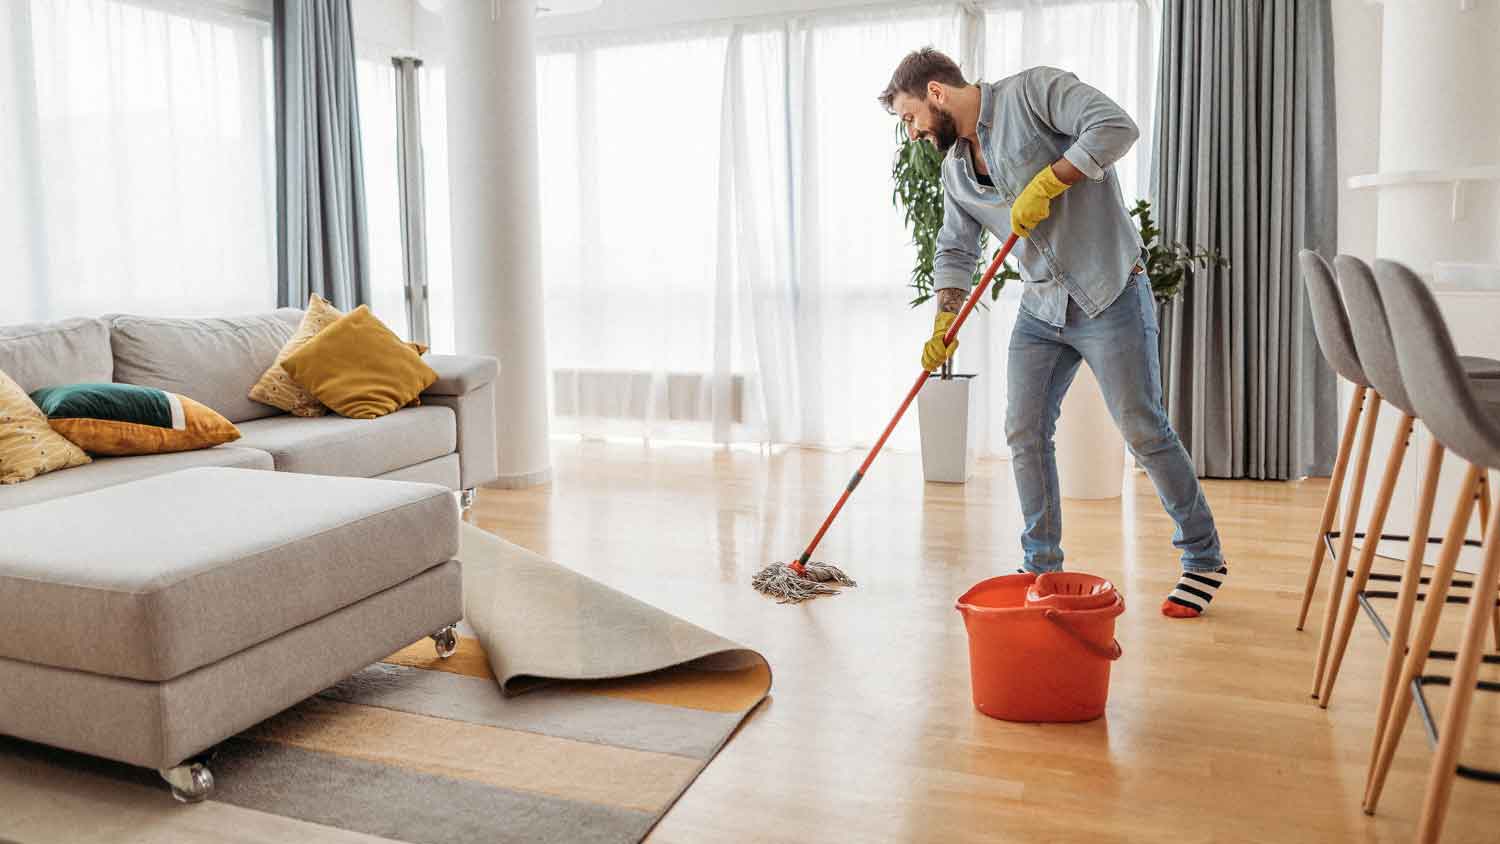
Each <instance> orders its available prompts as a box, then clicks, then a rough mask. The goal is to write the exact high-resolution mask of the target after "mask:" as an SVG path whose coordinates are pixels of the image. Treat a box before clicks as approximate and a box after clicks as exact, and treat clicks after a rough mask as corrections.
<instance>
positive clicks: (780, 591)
mask: <svg viewBox="0 0 1500 844" xmlns="http://www.w3.org/2000/svg"><path fill="white" fill-rule="evenodd" d="M803 572H804V573H803V574H798V573H797V570H796V569H794V568H792V564H791V563H773V564H771V565H769V566H766V567H765V568H763V569H761V570H760V571H758V572H756V573H755V577H752V578H751V579H750V585H751V586H753V587H755V591H757V592H759V593H761V594H762V595H767V596H770V597H772V598H775V599H776V602H777V603H780V604H800V603H802V602H803V601H806V600H807V599H809V598H816V597H818V596H819V595H837V594H839V588H838V587H843V586H856V585H858V584H856V583H855V582H854V580H853V579H852V578H850V577H849V575H847V574H844V570H843V569H841V568H839V567H838V566H831V565H829V564H827V563H806V564H805V565H804V567H803ZM828 584H838V587H835V586H830V585H828Z"/></svg>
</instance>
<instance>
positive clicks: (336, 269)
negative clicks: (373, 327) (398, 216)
mask: <svg viewBox="0 0 1500 844" xmlns="http://www.w3.org/2000/svg"><path fill="white" fill-rule="evenodd" d="M275 9H276V13H275V23H274V27H275V28H274V42H275V53H276V55H275V65H276V226H277V230H276V233H277V249H276V253H277V254H276V258H277V261H276V276H277V277H276V289H277V294H276V298H277V300H278V301H279V303H280V304H281V305H283V306H293V307H299V308H300V307H305V306H306V305H307V298H308V296H309V295H310V294H313V293H317V294H319V295H321V296H322V297H323V298H325V299H327V300H328V301H330V302H332V303H333V304H334V306H335V307H338V308H343V309H348V308H352V307H355V306H357V305H362V304H365V303H367V302H369V301H370V275H369V244H368V239H367V238H368V236H367V234H366V230H365V180H364V168H363V165H362V164H361V159H360V145H359V104H358V98H357V97H356V95H355V76H354V28H353V24H352V21H351V20H350V18H351V11H350V6H349V0H276V7H275Z"/></svg>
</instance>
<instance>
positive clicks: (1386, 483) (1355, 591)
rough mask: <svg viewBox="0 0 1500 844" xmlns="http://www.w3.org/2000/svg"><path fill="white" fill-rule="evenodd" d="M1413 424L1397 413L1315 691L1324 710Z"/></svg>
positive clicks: (1331, 690)
mask: <svg viewBox="0 0 1500 844" xmlns="http://www.w3.org/2000/svg"><path fill="white" fill-rule="evenodd" d="M1415 423H1416V419H1415V418H1414V417H1412V416H1410V415H1408V414H1405V413H1403V414H1401V421H1400V422H1399V423H1397V424H1396V439H1395V440H1394V441H1392V442H1391V450H1390V453H1389V454H1387V455H1386V458H1385V473H1384V474H1383V475H1382V476H1381V478H1380V491H1379V492H1377V493H1376V494H1375V509H1374V510H1372V511H1371V512H1370V524H1369V525H1368V526H1367V527H1366V528H1365V544H1364V545H1362V546H1360V549H1359V563H1358V564H1357V565H1356V566H1355V567H1354V578H1353V580H1352V581H1351V582H1350V583H1349V594H1348V595H1347V596H1345V598H1344V611H1343V614H1342V616H1341V617H1340V618H1339V619H1338V630H1336V631H1335V633H1334V642H1333V650H1332V652H1331V653H1330V654H1329V662H1328V667H1327V669H1326V673H1325V674H1324V676H1323V690H1322V691H1321V692H1320V693H1319V694H1318V706H1320V707H1322V708H1324V709H1327V708H1328V701H1329V700H1330V699H1331V698H1332V697H1333V684H1334V683H1335V682H1337V681H1338V677H1339V667H1340V666H1342V665H1343V664H1344V651H1345V650H1347V649H1348V647H1349V636H1350V635H1351V634H1353V632H1354V622H1355V619H1356V618H1358V616H1359V596H1360V593H1362V592H1364V591H1365V585H1366V584H1367V583H1369V582H1370V569H1371V568H1373V567H1374V565H1375V546H1377V545H1379V544H1380V533H1381V531H1383V530H1385V517H1386V515H1387V514H1389V513H1390V510H1391V494H1392V493H1394V492H1395V491H1396V481H1397V480H1398V479H1399V478H1400V477H1401V466H1402V464H1404V463H1405V462H1406V449H1407V448H1408V447H1410V445H1411V429H1412V425H1413V424H1415Z"/></svg>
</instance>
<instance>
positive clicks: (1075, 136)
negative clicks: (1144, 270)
mask: <svg viewBox="0 0 1500 844" xmlns="http://www.w3.org/2000/svg"><path fill="white" fill-rule="evenodd" d="M979 103H980V105H979V127H978V133H977V134H978V135H979V145H980V148H981V149H982V150H983V154H984V161H985V163H986V164H988V165H989V175H990V179H991V180H992V181H993V182H994V183H995V186H994V187H986V186H984V185H981V184H979V182H978V180H976V179H975V176H974V165H973V163H972V158H971V156H972V155H973V149H972V148H971V145H970V143H969V142H968V141H967V140H964V139H962V138H960V139H959V141H958V143H956V144H954V145H953V147H952V149H950V150H948V155H947V157H946V158H944V159H943V194H944V198H943V228H942V231H941V232H939V233H938V238H937V254H936V256H935V258H934V261H933V286H934V287H936V288H944V287H958V288H962V289H964V290H968V289H969V287H970V284H971V278H972V276H973V272H974V265H975V263H976V262H977V261H978V260H979V232H980V228H981V227H983V228H987V229H989V230H990V231H991V232H992V233H994V234H996V235H998V236H999V237H1000V238H1001V239H1002V240H1003V239H1004V238H1007V237H1009V236H1010V231H1011V229H1010V206H1011V203H1012V202H1014V201H1015V198H1016V196H1017V194H1019V193H1020V192H1021V191H1022V189H1024V188H1025V187H1026V185H1027V183H1028V182H1030V181H1031V178H1032V177H1033V176H1035V175H1036V174H1037V172H1038V171H1039V170H1041V169H1042V168H1043V167H1047V166H1049V165H1051V164H1052V163H1053V162H1054V161H1056V160H1058V159H1059V158H1066V159H1068V161H1070V162H1072V163H1073V165H1074V166H1075V167H1077V168H1078V169H1079V170H1081V171H1083V173H1084V175H1085V176H1087V177H1088V178H1087V179H1085V180H1084V181H1081V182H1079V183H1078V184H1075V185H1073V186H1072V187H1071V188H1069V189H1068V190H1067V191H1066V192H1065V193H1063V195H1062V196H1059V197H1058V198H1056V199H1054V200H1052V213H1051V215H1050V216H1049V217H1048V218H1047V219H1045V220H1043V221H1042V222H1041V223H1040V224H1038V225H1037V227H1036V228H1035V229H1033V230H1032V233H1031V236H1030V237H1029V238H1022V239H1021V240H1019V241H1017V242H1016V247H1015V250H1014V253H1013V254H1014V255H1015V256H1016V257H1017V259H1018V261H1019V264H1020V270H1021V278H1022V280H1024V281H1025V282H1026V287H1025V290H1023V291H1022V293H1021V308H1022V310H1024V311H1026V312H1027V313H1029V314H1031V315H1032V316H1034V317H1036V318H1037V319H1040V320H1042V321H1043V322H1046V323H1048V324H1050V325H1055V326H1059V327H1060V326H1062V325H1064V324H1065V323H1066V318H1067V313H1068V297H1069V296H1071V297H1072V298H1073V301H1075V302H1077V303H1078V307H1079V308H1081V309H1082V310H1083V312H1084V313H1085V314H1088V316H1089V317H1090V318H1093V317H1096V316H1098V315H1099V314H1100V313H1101V312H1102V311H1103V310H1104V309H1105V308H1107V307H1109V306H1110V305H1111V304H1112V303H1113V302H1114V301H1115V298H1116V297H1117V296H1119V295H1120V292H1121V291H1122V290H1124V289H1125V283H1126V282H1127V281H1128V280H1129V278H1130V271H1131V268H1132V267H1134V266H1135V263H1136V261H1137V260H1138V259H1139V258H1140V254H1141V237H1140V233H1139V231H1138V230H1137V229H1136V226H1135V221H1134V220H1132V219H1131V218H1130V212H1129V211H1128V210H1127V209H1126V207H1125V203H1124V200H1123V199H1122V198H1121V194H1120V181H1119V179H1118V178H1117V177H1116V176H1115V168H1114V167H1113V165H1114V163H1115V161H1116V160H1117V159H1119V157H1120V156H1122V155H1124V154H1125V152H1126V151H1127V150H1129V149H1130V145H1131V144H1133V143H1135V139H1136V137H1137V136H1139V134H1140V130H1139V129H1137V128H1136V125H1135V121H1133V120H1131V119H1130V115H1128V114H1126V113H1125V110H1124V109H1122V108H1120V107H1119V106H1118V105H1116V104H1115V103H1114V101H1113V100H1111V99H1110V98H1109V97H1106V96H1105V95H1104V94H1103V93H1101V92H1100V91H1099V90H1098V89H1096V88H1092V87H1090V86H1088V85H1085V84H1084V83H1082V82H1080V81H1078V77H1076V76H1074V75H1073V74H1071V73H1068V72H1066V71H1062V70H1058V69H1057V68H1053V67H1034V68H1031V69H1030V70H1025V71H1022V72H1020V73H1018V74H1016V75H1014V76H1008V77H1006V78H1005V79H1001V80H1000V81H998V82H994V83H984V82H981V83H979Z"/></svg>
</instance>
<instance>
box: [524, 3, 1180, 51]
mask: <svg viewBox="0 0 1500 844" xmlns="http://www.w3.org/2000/svg"><path fill="white" fill-rule="evenodd" d="M1096 2H1098V0H930V2H919V3H913V2H911V0H872V2H868V3H857V4H850V5H847V6H824V7H821V8H810V9H788V10H784V11H779V12H763V13H759V14H752V15H729V16H724V17H717V18H697V19H694V18H688V19H685V20H679V21H671V22H663V23H660V24H654V25H645V24H627V25H623V26H618V27H605V28H601V29H595V30H582V31H578V32H560V33H555V34H545V35H539V36H538V37H537V48H538V52H545V51H548V50H552V49H556V48H558V47H561V46H564V45H568V44H577V43H585V42H589V41H593V40H599V41H603V42H606V43H608V42H612V41H613V42H628V41H632V40H639V41H652V40H657V39H660V38H665V37H667V34H668V33H672V32H683V31H691V30H710V29H722V28H727V27H735V26H739V27H745V28H750V29H770V28H775V27H777V26H782V25H785V24H786V23H788V22H790V21H793V20H822V19H828V18H837V17H843V16H846V15H860V14H878V13H889V14H892V15H900V13H903V12H905V13H908V15H909V16H910V17H918V16H920V14H921V13H922V12H923V11H930V10H935V9H951V10H953V11H954V12H967V13H969V14H974V15H982V14H983V13H984V12H985V11H990V10H999V9H1025V8H1028V7H1030V8H1041V7H1058V6H1076V5H1085V4H1090V3H1096ZM1115 2H1117V3H1119V4H1121V5H1125V4H1127V3H1128V4H1133V5H1136V6H1139V7H1141V8H1143V9H1150V8H1151V7H1152V6H1154V5H1156V4H1157V3H1158V2H1159V0H1115ZM908 15H900V16H903V17H904V16H908ZM554 20H556V18H555V19H554Z"/></svg>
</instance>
